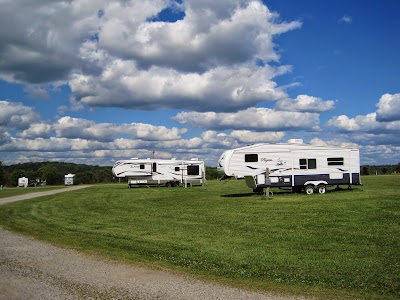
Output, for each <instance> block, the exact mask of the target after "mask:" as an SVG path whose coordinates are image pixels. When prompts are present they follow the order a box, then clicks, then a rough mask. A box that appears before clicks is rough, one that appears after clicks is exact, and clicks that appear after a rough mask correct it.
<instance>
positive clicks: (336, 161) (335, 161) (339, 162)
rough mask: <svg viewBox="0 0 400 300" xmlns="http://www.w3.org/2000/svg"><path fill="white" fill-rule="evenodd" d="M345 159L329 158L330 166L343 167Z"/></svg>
mask: <svg viewBox="0 0 400 300" xmlns="http://www.w3.org/2000/svg"><path fill="white" fill-rule="evenodd" d="M343 164H344V159H343V157H330V158H328V166H343Z"/></svg>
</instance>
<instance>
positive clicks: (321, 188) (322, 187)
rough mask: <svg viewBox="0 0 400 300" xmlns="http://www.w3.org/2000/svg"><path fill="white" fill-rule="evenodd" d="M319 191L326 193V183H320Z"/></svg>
mask: <svg viewBox="0 0 400 300" xmlns="http://www.w3.org/2000/svg"><path fill="white" fill-rule="evenodd" d="M317 191H318V193H320V194H325V193H326V186H325V185H324V184H320V185H319V186H318V188H317Z"/></svg>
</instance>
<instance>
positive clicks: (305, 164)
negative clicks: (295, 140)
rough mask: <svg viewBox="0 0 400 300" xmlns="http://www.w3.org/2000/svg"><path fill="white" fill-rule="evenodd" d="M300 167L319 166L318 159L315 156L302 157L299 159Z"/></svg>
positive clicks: (307, 168)
mask: <svg viewBox="0 0 400 300" xmlns="http://www.w3.org/2000/svg"><path fill="white" fill-rule="evenodd" d="M299 165H300V169H302V170H310V169H316V168H317V160H316V159H315V158H308V159H307V158H301V159H300V160H299Z"/></svg>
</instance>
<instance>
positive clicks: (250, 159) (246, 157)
mask: <svg viewBox="0 0 400 300" xmlns="http://www.w3.org/2000/svg"><path fill="white" fill-rule="evenodd" d="M244 161H245V162H258V154H245V155H244Z"/></svg>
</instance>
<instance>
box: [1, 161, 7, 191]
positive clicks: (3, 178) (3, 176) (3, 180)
mask: <svg viewBox="0 0 400 300" xmlns="http://www.w3.org/2000/svg"><path fill="white" fill-rule="evenodd" d="M5 184H6V173H5V171H4V168H3V162H2V161H1V160H0V185H5Z"/></svg>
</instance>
